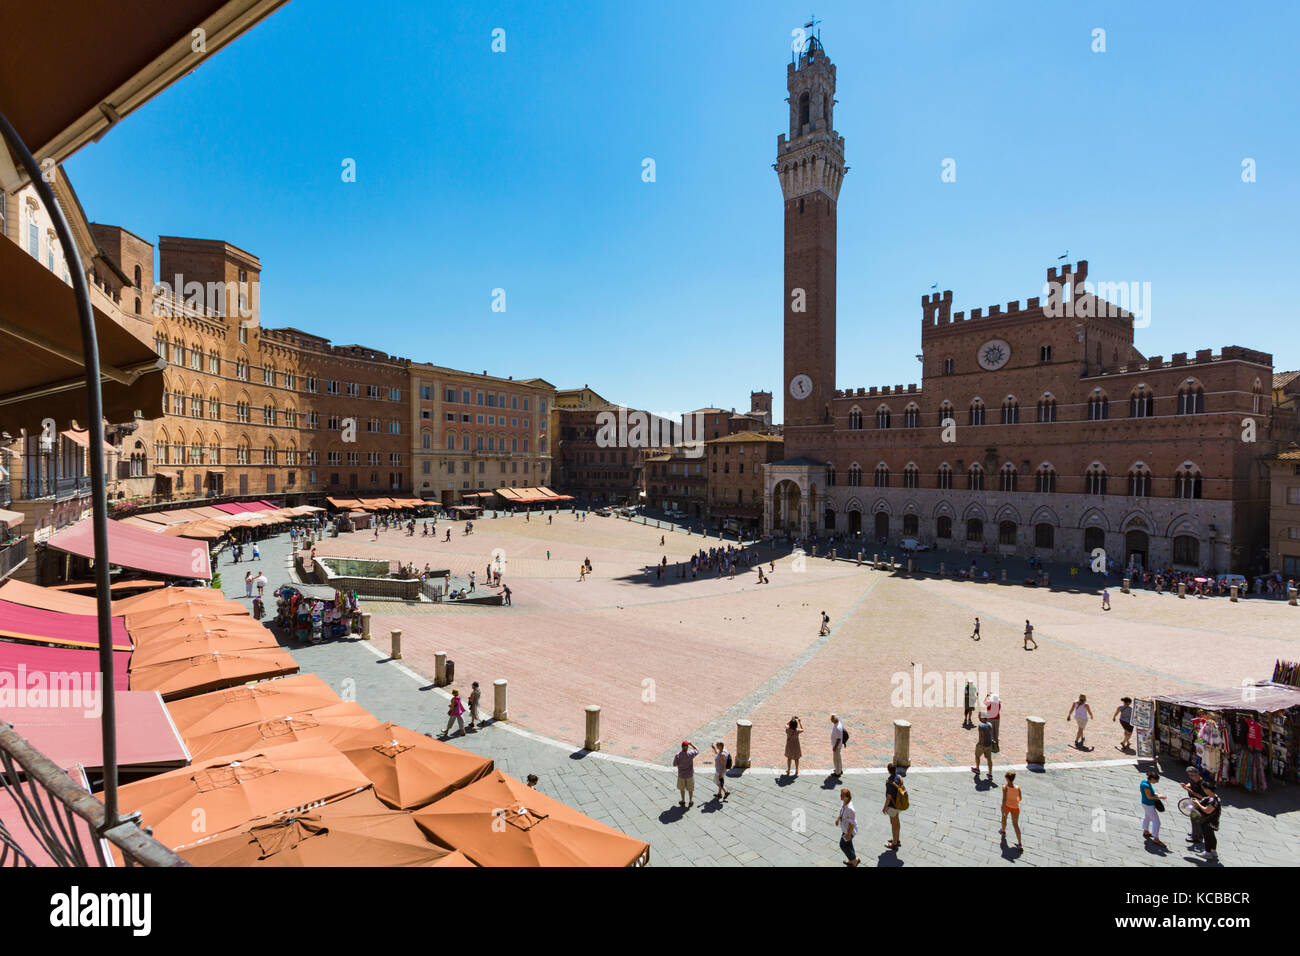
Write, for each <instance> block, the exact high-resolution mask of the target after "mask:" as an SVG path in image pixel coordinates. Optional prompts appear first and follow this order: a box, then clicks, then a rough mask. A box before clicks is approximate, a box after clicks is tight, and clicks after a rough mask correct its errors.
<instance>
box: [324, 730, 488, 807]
mask: <svg viewBox="0 0 1300 956" xmlns="http://www.w3.org/2000/svg"><path fill="white" fill-rule="evenodd" d="M331 742H332V743H333V744H334V746H336V747H338V748H339V750H341V751H343V753H344V754H345V755H346V756H347V758H348V759H349V760H351V761H352V762H353V763H354V764H356V765H357V769H358V770H360V771H361V772H362V773H364V774H365V775H366V776H367V777H369V778H370V780H371V781H373V782H374V785H375V793H376V794H377V795H378V796H379V799H380V800H382V801H384V803H386V804H388V805H389V806H390V807H393V808H394V809H397V810H415V809H417V808H419V807H423V806H427V805H428V804H430V803H433V802H434V801H435V800H438V799H441V798H442V797H445V796H446V795H447V794H449V793H451V792H452V791H454V790H457V789H459V788H461V787H464V786H467V785H469V784H471V783H473V782H474V781H475V780H478V779H479V778H480V777H485V776H487V775H488V774H489V773H491V772H492V769H493V765H492V761H491V760H489V759H488V758H487V757H480V756H479V755H478V754H474V753H470V752H469V751H468V750H461V749H460V748H459V747H453V746H451V745H450V744H444V743H443V742H442V741H439V740H434V739H433V738H431V737H426V736H425V735H424V734H420V733H416V732H415V731H414V730H408V729H407V728H405V727H403V726H401V725H400V724H395V723H393V722H391V721H389V722H388V723H386V724H382V725H381V724H379V722H378V721H375V726H373V727H369V728H366V729H364V730H356V731H353V732H351V733H349V734H347V735H346V736H341V737H337V738H334V739H333V740H332V741H331Z"/></svg>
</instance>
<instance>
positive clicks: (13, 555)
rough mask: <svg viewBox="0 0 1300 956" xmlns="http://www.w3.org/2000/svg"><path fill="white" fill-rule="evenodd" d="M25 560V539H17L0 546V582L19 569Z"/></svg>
mask: <svg viewBox="0 0 1300 956" xmlns="http://www.w3.org/2000/svg"><path fill="white" fill-rule="evenodd" d="M26 560H27V539H26V538H18V539H16V540H14V541H11V542H9V543H8V544H0V581H3V580H4V579H5V578H7V577H8V576H9V575H11V574H12V573H13V572H14V569H15V568H18V567H21V566H22V565H23V563H24V562H26Z"/></svg>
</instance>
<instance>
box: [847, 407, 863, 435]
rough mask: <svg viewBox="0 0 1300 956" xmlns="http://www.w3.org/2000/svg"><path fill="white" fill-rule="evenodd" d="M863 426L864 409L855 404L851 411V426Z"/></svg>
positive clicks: (855, 427) (852, 427)
mask: <svg viewBox="0 0 1300 956" xmlns="http://www.w3.org/2000/svg"><path fill="white" fill-rule="evenodd" d="M861 427H862V409H860V408H858V406H856V405H854V406H853V408H852V409H851V410H850V411H849V428H851V429H854V430H856V429H859V428H861Z"/></svg>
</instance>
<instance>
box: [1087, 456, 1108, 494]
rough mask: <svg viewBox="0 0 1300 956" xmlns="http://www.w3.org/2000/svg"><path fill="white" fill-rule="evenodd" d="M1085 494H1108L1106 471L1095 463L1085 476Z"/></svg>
mask: <svg viewBox="0 0 1300 956" xmlns="http://www.w3.org/2000/svg"><path fill="white" fill-rule="evenodd" d="M1083 485H1084V492H1085V493H1087V494H1090V495H1104V494H1105V493H1106V469H1105V468H1104V467H1103V466H1102V465H1100V464H1098V463H1097V462H1093V463H1092V464H1091V465H1090V466H1089V467H1088V471H1087V472H1086V473H1085V474H1084V476H1083Z"/></svg>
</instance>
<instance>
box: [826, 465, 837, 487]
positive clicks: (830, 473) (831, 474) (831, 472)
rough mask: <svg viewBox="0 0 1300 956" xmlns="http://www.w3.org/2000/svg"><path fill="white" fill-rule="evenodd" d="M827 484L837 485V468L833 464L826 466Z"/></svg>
mask: <svg viewBox="0 0 1300 956" xmlns="http://www.w3.org/2000/svg"><path fill="white" fill-rule="evenodd" d="M826 484H827V485H834V484H835V466H834V465H833V464H828V465H827V466H826Z"/></svg>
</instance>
